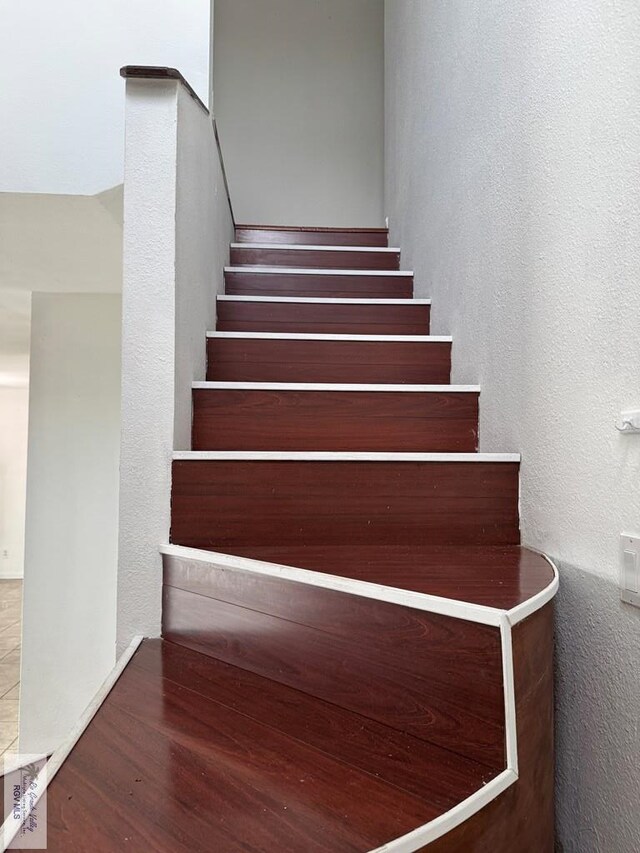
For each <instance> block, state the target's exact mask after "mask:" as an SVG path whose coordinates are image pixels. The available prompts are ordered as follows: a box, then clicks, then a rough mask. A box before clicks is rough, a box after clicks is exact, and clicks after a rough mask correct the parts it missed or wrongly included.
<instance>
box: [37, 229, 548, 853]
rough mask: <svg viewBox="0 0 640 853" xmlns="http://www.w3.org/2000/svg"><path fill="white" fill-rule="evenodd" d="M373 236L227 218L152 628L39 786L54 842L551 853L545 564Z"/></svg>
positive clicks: (513, 473)
mask: <svg viewBox="0 0 640 853" xmlns="http://www.w3.org/2000/svg"><path fill="white" fill-rule="evenodd" d="M387 239H388V235H387V231H386V230H383V229H364V230H363V229H358V230H342V229H310V228H268V227H256V226H240V227H238V228H237V230H236V241H237V242H236V243H234V244H233V245H232V246H231V256H230V257H231V260H230V266H229V267H228V268H227V269H226V270H225V279H226V293H225V295H223V296H219V297H218V324H217V329H216V330H215V331H212V332H210V334H209V335H208V338H207V342H206V345H207V351H208V364H209V368H208V375H207V381H206V382H199V383H196V384H195V386H194V389H193V449H192V451H189V452H181V453H176V454H175V459H174V462H173V490H172V530H171V544H170V545H167V546H164V547H163V548H162V552H163V560H164V593H163V595H164V598H163V639H162V640H148V641H145V642H144V643H143V644H142V647H141V648H140V649H139V651H138V652H137V653H136V654H135V656H134V657H133V659H132V661H131V663H130V664H129V665H128V667H127V668H126V670H125V672H124V674H123V675H122V676H121V678H120V679H119V681H118V682H117V684H116V686H115V688H114V689H113V690H112V692H111V693H110V695H109V697H108V699H107V700H106V702H105V703H104V704H103V706H102V708H101V709H100V711H99V712H98V714H97V715H96V717H95V718H94V720H93V722H92V723H91V725H90V727H89V728H88V730H87V731H86V733H85V734H84V736H83V737H82V738H81V740H80V741H79V743H78V745H77V746H76V748H75V749H74V751H73V752H72V754H71V756H70V758H69V759H68V761H67V762H66V764H65V765H64V766H63V768H62V770H61V771H60V773H59V774H58V776H57V777H56V779H55V780H54V782H53V783H52V785H51V788H50V790H49V803H48V807H49V849H50V850H60V851H62V850H65V851H74V850H77V851H80V850H88V849H91V850H94V851H102V850H105V851H106V850H122V849H127V850H130V851H136V853H137V851H150V850H158V851H190V853H193V851H220V853H235V851H265V853H271V851H273V853H275V851H278V853H281V851H291V853H320V851H323V853H326V852H327V851H332V853H342V851H354V853H355V851H357V853H366V851H379V852H380V853H382V851H388V853H391V851H397V853H405V851H406V853H408V851H417V850H429V851H430V853H441V851H443V852H444V851H446V853H463V851H464V853H480V851H492V853H512V851H519V853H551V851H553V726H552V707H553V703H552V649H553V626H552V603H551V599H552V598H553V595H554V593H555V589H556V585H557V579H556V576H555V571H554V569H553V567H552V566H551V564H550V563H549V562H548V561H547V560H546V559H545V558H544V557H543V556H541V555H538V554H536V553H533V552H531V551H528V550H526V549H524V548H522V547H521V546H520V534H519V515H518V494H519V474H520V462H519V457H518V456H517V455H514V454H511V453H502V454H498V453H478V452H477V444H478V436H477V431H478V401H479V388H477V387H474V386H455V385H451V384H450V373H451V346H452V341H451V339H450V338H448V337H440V336H438V337H434V336H431V335H430V334H429V321H430V316H429V315H430V304H429V302H428V301H427V300H418V299H413V298H412V297H413V276H412V274H411V273H409V272H404V271H401V270H400V252H399V250H397V249H393V248H389V247H388V244H387ZM203 345H204V342H203Z"/></svg>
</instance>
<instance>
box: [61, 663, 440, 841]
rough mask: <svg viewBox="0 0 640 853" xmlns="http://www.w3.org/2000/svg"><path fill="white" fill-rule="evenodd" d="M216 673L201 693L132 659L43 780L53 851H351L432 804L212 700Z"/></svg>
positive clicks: (409, 823) (384, 837) (432, 809)
mask: <svg viewBox="0 0 640 853" xmlns="http://www.w3.org/2000/svg"><path fill="white" fill-rule="evenodd" d="M191 655H194V653H191ZM204 660H206V659H204ZM163 663H164V661H163ZM211 663H213V662H211ZM217 669H218V668H217V667H213V666H211V667H209V668H205V669H203V668H202V667H201V668H200V672H201V675H202V676H203V678H204V679H206V680H208V681H210V688H211V689H210V695H209V696H203V695H202V694H201V693H199V692H197V691H196V690H194V689H193V688H192V686H191V685H188V686H187V687H185V686H183V685H182V684H180V683H177V682H175V681H173V680H171V679H170V678H167V677H165V676H164V673H162V674H159V673H155V674H152V673H149V672H148V671H146V670H145V668H144V666H142V665H138V664H137V662H136V659H135V658H134V662H133V664H130V666H129V667H128V668H127V670H126V672H125V673H124V675H123V676H122V677H121V679H120V681H119V682H118V684H117V685H116V687H115V688H114V690H113V691H112V692H111V694H110V695H109V697H108V699H107V701H106V703H105V705H104V706H103V707H102V709H101V710H100V711H99V712H98V714H97V716H96V717H95V719H94V721H93V722H92V724H91V726H90V728H89V730H88V731H87V732H86V733H85V735H84V736H83V738H82V739H81V741H80V742H79V743H78V745H77V746H76V748H75V749H74V751H73V753H72V755H71V757H70V758H69V759H68V761H67V763H66V764H65V766H64V767H63V768H62V770H61V771H60V773H59V774H58V776H57V777H56V778H55V779H54V781H53V782H52V784H51V787H50V789H49V795H48V810H49V824H48V831H49V832H48V849H49V851H50V853H62V851H64V853H86V851H87V850H92V851H96V853H103V851H104V853H107V852H108V853H112V851H114V850H122V849H126V850H130V851H132V853H147V851H150V850H154V851H161V853H193V851H196V852H197V853H211V851H213V850H215V851H218V850H220V851H224V853H241V851H242V853H246V851H247V850H255V851H265V853H266V851H276V850H277V851H285V853H300V851H302V850H304V851H305V853H306V851H309V852H310V853H329V851H337V850H340V851H343V850H344V851H353V853H356V852H357V851H366V850H370V849H372V848H374V847H377V846H379V845H380V844H383V843H386V842H387V841H389V840H391V839H392V838H394V837H395V836H397V835H398V834H399V833H403V832H406V831H408V830H410V829H411V828H412V827H413V826H416V825H417V824H419V823H421V822H423V821H424V820H425V819H430V818H431V817H433V816H435V815H437V814H438V813H439V812H440V809H439V808H438V807H437V806H434V805H433V804H432V803H430V802H429V801H428V800H426V799H423V798H420V797H417V796H415V795H413V794H411V793H409V792H407V791H402V790H401V789H399V788H397V787H396V786H395V785H392V784H389V783H387V782H386V781H384V780H382V779H377V778H376V777H375V776H373V775H372V774H371V773H369V772H365V771H364V770H361V769H359V768H357V767H354V766H352V765H351V764H349V763H348V762H347V761H344V760H343V759H342V758H341V756H340V755H339V743H338V744H336V750H335V752H334V754H327V753H325V752H323V751H321V750H319V749H317V748H314V747H312V746H309V745H308V744H307V743H305V742H304V741H303V740H299V739H297V738H296V737H291V736H290V735H289V734H288V733H287V732H286V731H281V730H278V728H276V727H274V726H271V725H270V724H269V721H263V720H262V719H260V716H259V708H256V709H255V711H254V712H253V713H251V714H250V715H246V714H243V713H239V712H238V711H236V710H235V709H234V708H231V707H228V706H227V705H225V704H223V703H221V702H218V701H216V700H215V698H213V697H215V684H216V681H215V679H216V672H217ZM238 678H239V679H241V678H242V672H239V673H238ZM269 688H270V685H269V682H267V681H265V680H263V681H262V688H261V689H262V690H263V691H264V692H265V693H268V692H269ZM256 712H257V713H256ZM349 735H350V732H349V730H347V731H344V732H343V733H342V736H343V737H344V738H346V739H348V738H349Z"/></svg>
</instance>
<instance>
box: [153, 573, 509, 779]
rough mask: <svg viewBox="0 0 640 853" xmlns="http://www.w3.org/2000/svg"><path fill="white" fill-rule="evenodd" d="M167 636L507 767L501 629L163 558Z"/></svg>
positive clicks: (484, 761)
mask: <svg viewBox="0 0 640 853" xmlns="http://www.w3.org/2000/svg"><path fill="white" fill-rule="evenodd" d="M165 566H166V569H165V588H164V599H163V636H164V637H165V639H168V640H172V641H173V642H176V643H180V644H182V645H185V646H187V647H188V648H192V649H194V650H196V651H199V652H202V653H204V654H208V655H210V656H211V657H214V658H217V659H218V660H222V661H225V662H226V663H229V664H233V665H235V666H240V667H242V668H243V669H248V670H250V671H252V672H255V673H256V674H258V675H262V676H264V677H266V678H270V679H273V680H274V681H278V682H280V683H282V684H286V685H288V686H289V687H294V688H296V689H298V690H302V691H303V692H304V693H308V694H310V695H312V696H316V697H318V698H320V699H323V700H325V701H328V702H331V703H332V704H334V705H337V706H339V707H342V708H347V709H348V710H351V711H354V712H356V713H359V714H361V715H363V716H365V717H370V718H371V719H374V720H377V721H378V722H379V723H383V724H385V725H388V726H390V727H391V728H394V729H397V730H399V731H404V732H406V733H408V734H411V735H413V736H415V737H418V738H420V739H422V740H427V741H429V742H430V743H434V744H436V745H437V746H440V747H442V748H445V749H448V750H450V751H451V752H456V753H458V754H460V755H462V756H465V757H467V758H471V759H473V760H474V761H477V762H479V763H481V764H484V765H486V766H487V767H489V768H490V769H492V770H495V771H499V770H501V769H503V768H504V761H505V759H504V696H503V691H502V654H501V647H500V634H499V631H498V629H497V628H492V627H488V626H486V625H476V624H474V623H472V622H463V621H461V620H458V619H452V618H450V617H446V616H438V615H435V614H429V613H424V612H422V611H417V610H413V609H411V608H407V607H400V606H398V605H395V604H388V603H386V602H381V601H374V600H372V599H368V598H362V597H359V596H352V595H348V594H346V593H341V592H336V591H334V590H325V589H320V588H318V587H313V586H307V585H303V584H296V583H292V582H290V581H286V580H281V579H277V578H269V577H265V576H259V575H254V574H250V573H246V572H231V571H228V570H226V569H223V568H216V567H215V566H208V565H203V564H201V563H200V564H198V563H193V562H186V561H180V560H176V559H175V558H168V559H167V560H166V561H165Z"/></svg>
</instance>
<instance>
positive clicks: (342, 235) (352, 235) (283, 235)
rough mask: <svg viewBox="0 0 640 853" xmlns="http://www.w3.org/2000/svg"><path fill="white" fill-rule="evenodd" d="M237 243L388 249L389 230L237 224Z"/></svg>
mask: <svg viewBox="0 0 640 853" xmlns="http://www.w3.org/2000/svg"><path fill="white" fill-rule="evenodd" d="M235 231H236V242H238V243H274V244H276V245H277V244H279V243H313V244H314V245H318V246H322V245H328V246H387V245H388V242H389V229H388V228H327V227H313V226H297V225H296V226H294V225H236V229H235Z"/></svg>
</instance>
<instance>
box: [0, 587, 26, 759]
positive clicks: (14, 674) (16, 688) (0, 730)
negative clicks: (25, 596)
mask: <svg viewBox="0 0 640 853" xmlns="http://www.w3.org/2000/svg"><path fill="white" fill-rule="evenodd" d="M21 622H22V581H20V580H0V765H1V764H2V756H3V755H4V754H5V753H7V752H15V751H16V750H17V748H18V698H19V696H20V644H21V640H22V624H21ZM0 772H2V771H1V769H0Z"/></svg>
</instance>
